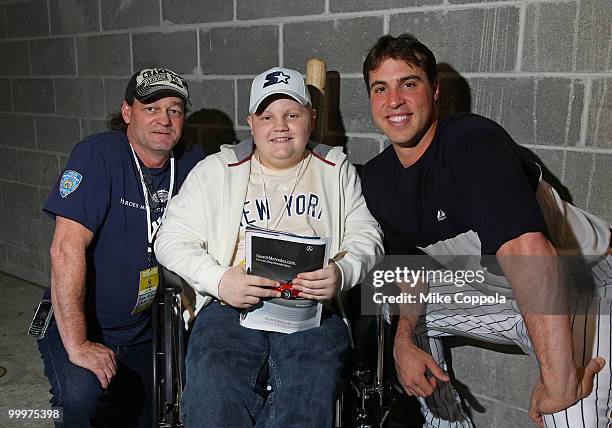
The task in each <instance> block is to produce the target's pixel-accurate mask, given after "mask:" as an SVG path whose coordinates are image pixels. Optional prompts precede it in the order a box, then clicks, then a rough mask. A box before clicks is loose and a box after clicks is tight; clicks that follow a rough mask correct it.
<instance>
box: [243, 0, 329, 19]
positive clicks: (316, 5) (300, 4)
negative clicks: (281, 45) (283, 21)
mask: <svg viewBox="0 0 612 428" xmlns="http://www.w3.org/2000/svg"><path fill="white" fill-rule="evenodd" d="M323 12H325V0H312V1H307V2H306V1H302V0H236V18H237V19H241V20H247V19H260V18H273V17H276V16H301V15H318V14H321V13H323Z"/></svg>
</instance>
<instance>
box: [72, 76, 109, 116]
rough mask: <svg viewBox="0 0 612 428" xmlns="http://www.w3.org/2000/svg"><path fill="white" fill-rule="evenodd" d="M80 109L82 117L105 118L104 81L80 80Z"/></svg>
mask: <svg viewBox="0 0 612 428" xmlns="http://www.w3.org/2000/svg"><path fill="white" fill-rule="evenodd" d="M77 89H78V94H79V107H80V108H79V109H80V114H79V116H81V117H90V118H105V117H106V111H105V110H104V83H103V82H102V79H78V80H77Z"/></svg>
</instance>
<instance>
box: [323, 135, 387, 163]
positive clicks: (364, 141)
mask: <svg viewBox="0 0 612 428" xmlns="http://www.w3.org/2000/svg"><path fill="white" fill-rule="evenodd" d="M328 141H329V139H327V140H326V143H327V142H328ZM344 151H345V152H346V154H347V156H348V159H349V161H351V162H352V163H353V164H357V165H365V163H366V162H367V161H369V160H370V159H372V158H373V157H374V156H376V155H377V154H379V153H380V144H379V143H378V140H376V139H373V138H361V137H348V141H346V146H345V149H344Z"/></svg>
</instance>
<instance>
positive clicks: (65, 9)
mask: <svg viewBox="0 0 612 428" xmlns="http://www.w3.org/2000/svg"><path fill="white" fill-rule="evenodd" d="M49 15H50V20H51V34H74V33H85V32H90V31H99V30H100V14H99V10H98V1H97V0H49Z"/></svg>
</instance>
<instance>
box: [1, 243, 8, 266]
mask: <svg viewBox="0 0 612 428" xmlns="http://www.w3.org/2000/svg"><path fill="white" fill-rule="evenodd" d="M6 268H7V262H6V245H4V244H0V271H2V272H6Z"/></svg>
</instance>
